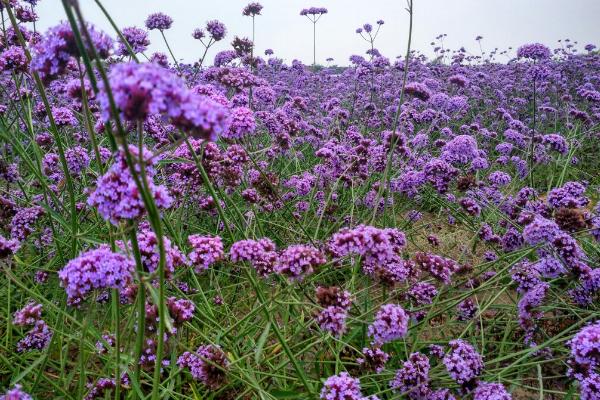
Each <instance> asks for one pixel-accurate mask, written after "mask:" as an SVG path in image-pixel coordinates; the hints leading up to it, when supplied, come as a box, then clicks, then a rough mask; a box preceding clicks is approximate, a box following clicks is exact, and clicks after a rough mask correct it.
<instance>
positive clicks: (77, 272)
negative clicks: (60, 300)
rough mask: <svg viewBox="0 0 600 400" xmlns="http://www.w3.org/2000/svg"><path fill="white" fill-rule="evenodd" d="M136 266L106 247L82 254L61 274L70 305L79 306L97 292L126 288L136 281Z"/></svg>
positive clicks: (125, 257) (60, 277)
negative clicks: (92, 293)
mask: <svg viewBox="0 0 600 400" xmlns="http://www.w3.org/2000/svg"><path fill="white" fill-rule="evenodd" d="M134 270H135V263H134V261H133V260H132V259H130V258H128V257H127V256H125V255H123V254H119V253H113V252H112V251H110V249H109V247H108V246H106V245H103V246H100V247H99V248H97V249H95V250H88V251H85V252H83V253H81V254H80V255H79V256H78V257H77V258H75V259H73V260H71V261H69V262H68V263H67V265H66V266H65V267H64V268H63V269H61V270H60V271H59V272H58V277H59V279H60V281H61V286H62V287H64V288H65V291H66V292H67V301H68V302H69V304H72V305H74V304H79V303H80V302H82V301H83V300H84V299H85V298H86V297H87V296H88V295H89V294H90V293H91V292H92V291H93V290H100V289H108V288H111V289H125V287H126V286H127V285H129V284H130V283H131V282H132V280H133V272H134Z"/></svg>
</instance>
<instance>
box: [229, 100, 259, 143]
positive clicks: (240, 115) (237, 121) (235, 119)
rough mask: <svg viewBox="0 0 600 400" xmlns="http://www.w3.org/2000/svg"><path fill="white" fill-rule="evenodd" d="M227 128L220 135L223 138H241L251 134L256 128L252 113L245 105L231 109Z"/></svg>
mask: <svg viewBox="0 0 600 400" xmlns="http://www.w3.org/2000/svg"><path fill="white" fill-rule="evenodd" d="M229 121H230V122H229V128H228V129H227V130H226V131H225V132H223V134H222V135H221V136H222V137H223V138H225V139H230V140H235V139H241V138H243V137H244V136H246V135H251V134H253V133H254V130H255V129H256V121H255V120H254V113H253V112H252V110H250V109H249V108H247V107H236V108H234V109H232V110H231V114H230V120H229Z"/></svg>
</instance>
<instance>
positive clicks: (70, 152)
mask: <svg viewBox="0 0 600 400" xmlns="http://www.w3.org/2000/svg"><path fill="white" fill-rule="evenodd" d="M65 158H66V160H67V167H68V168H69V172H70V173H71V175H73V176H79V175H81V172H82V171H83V170H84V169H85V168H87V167H88V165H90V156H89V155H88V152H87V150H86V149H84V148H83V147H81V146H75V147H72V148H70V149H67V150H66V151H65Z"/></svg>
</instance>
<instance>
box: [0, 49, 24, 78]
mask: <svg viewBox="0 0 600 400" xmlns="http://www.w3.org/2000/svg"><path fill="white" fill-rule="evenodd" d="M28 64H29V62H28V61H27V57H26V56H25V51H24V50H23V48H22V47H20V46H10V47H9V48H7V49H6V50H4V51H3V52H2V54H0V71H14V72H25V71H27V67H28Z"/></svg>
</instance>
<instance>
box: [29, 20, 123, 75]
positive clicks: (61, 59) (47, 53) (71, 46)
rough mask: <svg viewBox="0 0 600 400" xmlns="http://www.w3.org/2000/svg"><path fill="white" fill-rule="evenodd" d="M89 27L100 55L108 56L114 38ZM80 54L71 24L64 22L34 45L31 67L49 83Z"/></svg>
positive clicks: (49, 30) (50, 30)
mask: <svg viewBox="0 0 600 400" xmlns="http://www.w3.org/2000/svg"><path fill="white" fill-rule="evenodd" d="M87 28H88V31H89V33H90V36H91V39H92V42H93V44H94V47H95V48H96V51H97V53H98V55H99V56H100V57H101V58H107V57H108V56H109V55H110V51H111V50H112V47H113V41H112V39H111V38H110V37H109V36H108V35H106V34H104V33H103V32H99V31H97V30H96V29H95V28H94V27H93V26H91V25H89V26H87ZM79 56H80V54H79V48H78V47H77V44H76V42H75V35H74V34H73V31H72V30H71V26H70V25H69V23H67V22H63V23H61V24H59V25H57V26H54V27H52V28H50V29H48V31H47V32H46V34H45V35H44V36H43V37H42V39H41V40H40V41H39V42H37V43H36V44H35V45H34V47H33V51H32V60H31V69H32V70H33V71H34V72H37V73H38V74H39V76H40V78H41V79H42V81H44V82H45V83H49V82H50V81H52V80H54V79H56V78H58V77H59V76H60V75H62V74H64V73H65V72H66V70H67V66H68V64H69V61H71V59H72V57H75V58H78V57H79Z"/></svg>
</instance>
